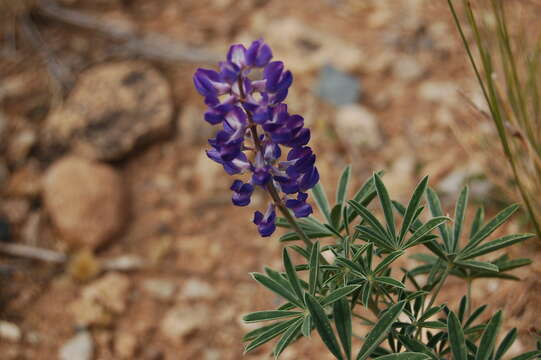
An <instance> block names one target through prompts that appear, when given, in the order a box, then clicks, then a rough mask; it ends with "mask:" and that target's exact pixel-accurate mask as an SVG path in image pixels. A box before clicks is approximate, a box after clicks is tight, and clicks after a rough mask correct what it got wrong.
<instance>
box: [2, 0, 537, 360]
mask: <svg viewBox="0 0 541 360" xmlns="http://www.w3.org/2000/svg"><path fill="white" fill-rule="evenodd" d="M6 4H8V9H11V10H10V11H11V12H8V11H4V12H2V13H1V14H0V19H2V16H4V19H3V21H2V24H1V25H0V26H2V28H1V30H2V39H3V43H2V44H3V48H2V49H1V50H0V51H1V53H0V54H1V57H0V189H1V190H0V197H1V198H0V241H1V242H0V245H1V247H0V249H1V250H0V251H1V253H0V319H1V321H0V353H1V354H2V359H56V358H59V359H63V360H64V359H82V360H85V359H149V360H150V359H203V360H227V359H240V358H241V356H242V344H241V343H240V338H241V336H242V334H243V333H244V332H246V331H247V330H249V329H251V328H252V327H251V326H247V325H245V324H242V322H241V321H240V317H241V315H242V314H243V313H246V312H249V311H255V310H258V309H264V308H266V306H269V305H273V304H276V302H277V300H278V299H275V298H272V297H269V293H267V292H266V291H265V290H263V289H261V288H259V287H257V286H256V285H255V283H254V282H252V281H251V280H250V278H249V276H248V272H250V271H259V270H261V269H262V267H263V265H271V266H274V267H279V265H280V260H279V253H280V244H278V243H277V241H276V240H275V239H261V238H260V237H259V236H258V235H257V233H256V229H255V227H254V226H252V224H251V222H250V220H251V212H252V211H253V210H252V209H247V208H233V207H232V206H231V204H230V192H229V190H228V188H229V185H230V182H231V179H230V178H229V177H228V176H226V175H225V174H224V173H223V172H222V169H221V168H220V167H219V166H217V165H216V164H214V163H212V162H211V161H210V160H208V159H207V158H206V156H205V154H204V148H205V143H206V139H207V138H208V137H209V136H210V135H211V134H212V132H213V129H212V128H211V127H210V126H209V125H208V124H206V123H205V122H204V121H203V120H202V113H203V111H204V107H203V104H202V101H201V99H200V98H199V96H198V95H197V94H196V93H195V91H194V89H193V88H192V82H191V75H192V74H193V72H194V70H195V68H197V67H198V66H209V65H208V64H205V62H206V63H208V62H214V61H215V59H216V57H220V56H222V54H224V53H225V51H226V49H227V47H228V45H229V44H231V43H232V42H236V41H240V42H245V43H246V42H249V41H251V40H253V39H255V38H258V37H264V38H265V40H266V41H267V42H268V43H269V44H270V45H271V46H272V47H273V49H274V54H275V57H276V58H278V59H281V60H283V61H285V63H286V65H287V66H288V67H289V68H290V69H291V70H292V71H293V72H294V76H295V82H294V85H293V88H292V90H291V94H290V97H289V99H290V100H289V104H290V108H291V109H292V111H293V112H295V113H299V114H302V115H303V116H304V117H305V119H306V122H307V123H308V124H310V127H311V128H312V129H313V130H312V133H313V146H314V148H315V150H316V153H317V154H318V167H319V168H320V173H322V174H323V179H322V181H323V182H324V183H325V184H327V187H328V188H329V190H332V188H333V186H332V184H333V183H334V182H335V181H336V178H337V176H338V175H337V174H338V173H339V171H340V170H341V169H342V168H343V167H344V165H345V164H347V163H352V164H353V172H354V179H355V182H356V184H357V185H358V184H360V183H361V182H363V181H364V180H365V179H366V177H368V176H370V174H371V173H372V172H373V171H375V170H379V169H384V170H385V171H386V175H385V177H384V180H385V183H386V184H387V185H388V187H389V189H390V192H391V194H392V196H393V197H394V198H396V199H402V200H404V199H405V198H406V197H407V196H408V193H409V192H410V191H411V189H412V188H413V186H414V185H415V183H416V182H417V181H418V180H419V179H420V178H421V177H422V176H423V175H424V174H430V175H431V183H432V185H433V186H434V187H436V189H437V190H439V191H440V192H441V193H442V194H443V196H444V200H445V201H446V206H448V205H450V204H451V203H452V201H453V200H454V196H455V195H456V194H457V192H458V191H459V189H460V187H461V186H462V185H463V184H464V183H469V184H470V186H471V188H472V197H473V199H474V201H475V202H476V203H481V202H482V203H483V204H485V206H487V207H488V212H489V213H494V212H496V211H498V210H499V209H501V207H502V202H506V201H509V199H505V198H502V197H501V196H500V193H501V192H500V191H499V190H498V189H497V188H496V187H495V184H496V183H497V182H496V181H493V180H491V179H487V178H486V177H485V176H484V173H485V166H486V164H487V161H492V162H494V161H503V159H501V158H498V156H492V157H491V156H487V154H482V153H473V154H472V153H468V152H467V151H465V149H464V148H463V147H462V145H461V141H460V140H461V138H462V137H463V136H465V135H471V133H470V134H462V133H458V134H457V128H458V125H459V124H460V122H461V121H464V119H466V118H471V117H472V116H473V114H472V112H471V110H470V109H469V107H468V105H467V103H466V102H465V101H464V99H463V96H465V97H467V98H468V99H470V100H471V101H472V102H474V103H475V104H477V106H479V107H483V103H482V101H481V96H480V92H479V90H478V88H477V86H476V82H475V81H474V78H473V77H472V74H471V72H470V70H469V67H468V65H467V63H466V59H465V56H464V51H463V48H462V46H461V44H460V42H459V39H458V37H457V35H456V31H455V29H454V27H453V23H452V21H451V18H450V15H449V12H448V9H447V8H446V6H445V4H444V2H435V1H429V0H407V1H396V0H370V1H369V0H366V1H356V0H341V1H340V0H320V1H311V2H310V4H309V6H308V5H307V2H303V1H265V0H258V1H248V0H238V1H236V0H214V1H211V0H183V1H174V0H160V1H143V0H125V1H121V0H115V1H104V0H100V1H90V0H62V1H59V5H60V6H61V7H62V11H59V10H58V9H57V8H54V9H56V10H55V11H54V15H51V11H49V12H48V11H47V8H40V6H39V5H36V4H35V3H34V2H30V1H29V2H26V1H25V2H21V5H22V4H24V5H25V6H21V8H17V9H16V10H14V8H13V7H9V3H8V2H7V1H6V0H3V1H0V10H1V9H3V8H2V6H5V5H6ZM48 9H49V10H50V9H51V8H50V7H49V8H48ZM66 11H67V12H66ZM70 11H72V12H70ZM73 11H75V13H74V12H73ZM66 14H67V15H66ZM74 14H75V15H81V14H83V15H84V16H86V17H84V16H83V19H86V20H88V19H91V20H93V21H94V23H93V25H92V26H94V27H92V26H89V25H88V24H89V21H86V22H83V23H81V21H80V19H81V16H79V17H78V18H77V19H79V22H77V21H71V22H70V19H72V20H73V19H74V16H75V15H74ZM6 15H7V18H6ZM88 16H90V18H89V17H88ZM12 20H13V21H12ZM11 25H14V26H11ZM12 29H15V30H16V31H15V35H16V36H15V40H16V41H15V42H12V41H11V40H10V39H11V36H10V33H11V30H12ZM145 41H146V42H145ZM171 44H174V45H171ZM160 46H161V47H160ZM192 48H193V49H194V50H189V49H192ZM156 49H157V50H156ZM186 49H188V50H186ZM471 131H472V133H473V134H479V135H483V136H488V138H490V136H492V135H493V131H494V130H493V129H492V128H491V127H490V126H488V125H487V124H485V123H479V124H477V127H476V128H475V129H472V130H471ZM455 135H458V139H457V137H456V136H455ZM496 155H497V154H496ZM262 195H263V194H261V195H260V196H259V197H256V199H255V201H254V202H253V203H254V207H257V206H258V205H260V204H262V203H263V202H264V201H265V199H264V198H263V196H262ZM233 211H234V213H233ZM508 230H509V231H526V229H525V225H524V223H523V222H522V221H521V219H520V217H516V218H515V219H514V222H513V223H511V224H510V226H509V229H508ZM533 248H534V247H533V245H526V247H525V248H522V249H519V250H516V252H517V253H523V252H529V253H530V255H531V254H534V256H535V254H536V251H537V252H538V249H535V251H532V249H533ZM29 249H30V250H29ZM36 249H38V250H39V251H37V253H36ZM43 249H45V250H50V252H47V251H42V250H43ZM21 252H22V253H21ZM6 253H10V254H11V255H7V254H6ZM14 253H17V254H15V255H17V256H14ZM36 257H38V258H40V259H41V260H36ZM409 265H411V264H409ZM540 272H541V268H540V267H539V263H538V262H536V263H534V265H533V266H532V267H531V268H530V269H528V270H525V271H523V272H522V273H521V275H522V276H523V277H525V278H526V279H528V280H527V282H526V283H514V284H505V285H504V284H503V283H500V282H498V281H488V282H485V283H479V284H478V286H477V287H476V288H475V289H474V298H475V299H477V302H478V303H481V301H484V300H486V298H487V297H490V299H491V300H494V304H493V305H494V306H505V307H506V308H507V314H508V317H509V319H508V325H509V326H517V327H519V329H520V331H521V334H522V335H523V340H522V342H521V343H519V344H518V345H517V347H516V348H515V349H514V350H515V351H520V350H521V349H520V348H521V347H522V346H526V345H529V344H531V341H532V340H531V339H532V337H531V333H532V331H536V329H539V328H540V326H541V324H540V322H539V321H540V320H539V317H538V316H536V311H535V309H532V307H531V306H528V305H531V304H532V303H533V302H535V301H536V298H537V297H539V294H540V290H539V289H540V286H541V285H540V284H539V282H538V280H537V278H538V277H539V273H540ZM463 292H464V289H463V287H462V286H461V284H459V283H458V282H456V283H451V285H450V290H449V291H447V292H446V293H445V294H444V296H445V298H446V299H447V300H449V301H450V302H451V303H452V302H453V301H456V299H457V298H458V297H459V296H461V295H462V294H463ZM517 292H519V293H520V294H522V295H521V297H520V300H519V301H513V303H512V304H508V302H507V299H508V296H509V295H508V294H512V295H514V296H516V294H517ZM268 350H269V348H268V347H267V348H263V349H261V350H259V351H258V352H256V353H254V354H251V355H247V356H246V358H247V359H261V358H267V357H268ZM321 350H322V346H321V345H320V344H319V341H318V339H317V337H314V338H313V340H312V341H305V340H303V341H300V342H299V343H298V344H295V345H294V346H292V347H291V348H289V349H287V350H286V352H284V355H283V358H284V359H308V358H310V359H329V358H330V357H329V356H327V355H325V352H324V351H321Z"/></svg>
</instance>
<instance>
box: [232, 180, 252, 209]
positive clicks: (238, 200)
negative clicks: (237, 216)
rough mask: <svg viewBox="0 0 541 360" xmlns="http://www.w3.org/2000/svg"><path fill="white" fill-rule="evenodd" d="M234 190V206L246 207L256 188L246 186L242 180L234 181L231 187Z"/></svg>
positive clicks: (249, 185)
mask: <svg viewBox="0 0 541 360" xmlns="http://www.w3.org/2000/svg"><path fill="white" fill-rule="evenodd" d="M231 190H233V198H232V201H233V204H235V205H237V206H246V205H248V204H249V203H250V197H251V196H252V193H253V192H254V187H253V186H252V185H251V184H245V183H243V182H242V181H240V180H235V181H233V185H231Z"/></svg>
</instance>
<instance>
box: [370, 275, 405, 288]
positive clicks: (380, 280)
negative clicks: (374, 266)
mask: <svg viewBox="0 0 541 360" xmlns="http://www.w3.org/2000/svg"><path fill="white" fill-rule="evenodd" d="M374 281H375V282H377V283H379V284H383V285H389V286H392V287H396V288H399V289H405V288H406V287H405V286H404V284H402V283H401V282H400V281H398V280H395V279H393V278H392V277H389V276H380V277H377V278H374Z"/></svg>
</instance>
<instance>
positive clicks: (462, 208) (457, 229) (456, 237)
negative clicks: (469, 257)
mask: <svg viewBox="0 0 541 360" xmlns="http://www.w3.org/2000/svg"><path fill="white" fill-rule="evenodd" d="M468 193H469V189H468V187H467V186H464V188H463V189H462V191H461V192H460V195H459V196H458V200H457V202H456V207H455V219H454V220H455V223H454V227H453V241H452V246H451V251H452V252H456V250H457V247H458V243H459V241H460V235H461V234H462V226H463V224H464V216H465V214H466V206H467V204H468Z"/></svg>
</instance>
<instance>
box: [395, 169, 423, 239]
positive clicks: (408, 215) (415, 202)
mask: <svg viewBox="0 0 541 360" xmlns="http://www.w3.org/2000/svg"><path fill="white" fill-rule="evenodd" d="M427 185H428V176H425V177H424V178H423V180H421V182H420V183H419V185H417V187H416V188H415V191H414V192H413V196H412V197H411V200H410V202H409V204H408V208H407V209H406V211H405V213H404V220H403V222H402V227H401V229H400V236H399V237H398V243H399V244H401V243H402V241H404V237H405V236H406V233H407V232H408V231H409V229H410V227H411V225H412V224H413V222H414V221H415V220H416V218H417V216H419V213H418V212H417V209H418V207H419V203H420V202H421V198H422V197H423V194H424V193H425V191H426V187H427Z"/></svg>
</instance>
